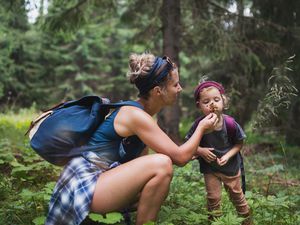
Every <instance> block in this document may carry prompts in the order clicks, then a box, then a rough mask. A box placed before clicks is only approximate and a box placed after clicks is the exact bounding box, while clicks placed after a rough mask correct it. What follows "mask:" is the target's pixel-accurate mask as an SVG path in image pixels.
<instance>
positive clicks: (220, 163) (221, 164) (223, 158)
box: [217, 154, 229, 166]
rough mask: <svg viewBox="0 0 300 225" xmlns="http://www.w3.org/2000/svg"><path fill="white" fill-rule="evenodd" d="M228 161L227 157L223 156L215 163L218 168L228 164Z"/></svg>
mask: <svg viewBox="0 0 300 225" xmlns="http://www.w3.org/2000/svg"><path fill="white" fill-rule="evenodd" d="M228 160H229V157H228V156H227V155H226V154H225V155H223V156H222V157H221V158H217V163H218V164H219V165H220V166H224V165H225V164H226V163H227V162H228Z"/></svg>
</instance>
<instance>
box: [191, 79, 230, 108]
mask: <svg viewBox="0 0 300 225" xmlns="http://www.w3.org/2000/svg"><path fill="white" fill-rule="evenodd" d="M208 87H215V88H217V89H218V90H219V91H220V93H221V94H225V89H224V87H223V86H222V84H220V83H218V82H215V81H204V82H202V83H200V84H199V85H198V86H197V87H196V88H195V91H194V98H195V102H196V103H197V101H198V100H199V94H200V92H201V91H202V90H203V89H204V88H208Z"/></svg>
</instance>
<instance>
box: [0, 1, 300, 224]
mask: <svg viewBox="0 0 300 225" xmlns="http://www.w3.org/2000/svg"><path fill="white" fill-rule="evenodd" d="M32 11H36V12H37V17H35V18H32V17H31V16H30V15H31V13H32ZM0 21H1V23H0V171H1V176H0V188H1V193H0V200H1V203H0V224H10V223H11V224H24V225H27V224H43V221H44V219H45V214H46V212H47V206H48V201H49V198H50V194H51V192H52V189H53V187H54V182H53V181H55V180H57V177H58V176H59V172H60V170H61V168H57V167H54V166H52V165H50V164H48V163H46V162H45V161H43V160H41V158H40V157H38V156H37V155H36V154H35V153H34V152H33V151H32V149H30V147H29V143H28V138H26V137H24V132H25V131H26V129H27V127H28V125H29V122H30V120H32V119H33V118H34V116H36V115H37V113H38V112H39V110H41V109H45V108H49V107H51V106H53V105H55V104H57V103H59V102H61V101H67V100H70V99H75V98H80V97H82V96H84V95H88V94H96V95H100V96H103V97H108V98H110V99H111V101H114V102H115V101H119V100H126V99H135V98H136V94H137V91H136V90H135V88H134V87H133V86H132V85H130V83H129V82H128V80H127V78H126V72H127V67H128V65H127V63H128V56H129V54H130V53H132V52H136V53H142V52H145V51H148V52H151V53H154V54H155V55H160V56H163V55H168V56H169V57H171V58H172V59H173V60H174V61H175V62H176V63H177V64H178V65H179V69H180V78H181V84H182V86H183V88H184V90H183V92H182V94H181V96H180V98H179V99H178V102H177V103H176V105H175V106H173V107H168V108H166V109H164V110H163V111H162V112H160V113H159V115H158V118H157V119H158V123H159V125H160V126H161V127H162V128H163V129H165V131H166V132H167V133H168V134H169V135H170V137H171V138H173V139H174V140H175V141H177V142H181V141H182V137H183V136H184V134H185V132H186V131H187V129H188V128H189V127H190V125H191V122H192V121H193V120H194V119H195V118H196V117H197V116H198V112H197V109H196V107H195V104H194V100H193V90H194V87H195V86H196V85H197V83H198V82H199V80H200V79H203V78H208V79H211V80H215V81H218V82H221V83H222V84H223V85H224V86H225V89H226V92H227V95H229V97H230V107H229V109H228V112H227V113H228V114H231V115H233V116H234V117H235V118H236V120H237V121H238V122H239V123H240V124H241V125H242V126H243V127H244V128H245V130H246V133H247V137H248V138H247V141H246V144H245V147H244V149H243V153H244V155H245V156H246V157H245V165H246V171H247V180H248V181H249V182H248V191H247V194H246V197H247V199H248V201H249V204H250V206H251V208H252V210H253V215H254V222H255V223H254V224H266V225H267V224H270V225H271V224H272V225H273V224H276V225H277V224H278V225H283V224H289V225H292V224H298V223H300V214H299V203H300V197H299V196H300V193H299V186H300V181H299V180H300V179H299V173H298V171H299V159H300V158H299V157H300V155H299V146H300V138H299V137H300V130H299V127H300V117H299V115H300V98H299V92H298V90H299V89H300V76H299V73H300V56H299V53H300V1H299V0H272V1H268V0H184V1H183V0H181V1H180V0H158V1H149V0H127V1H126V0H113V1H111V0H68V1H64V0H10V1H7V0H0ZM199 182H200V184H199ZM172 183H173V184H172V187H171V191H170V195H169V197H168V199H167V200H166V203H165V205H164V206H163V207H162V210H161V213H160V218H159V221H160V223H159V224H164V225H171V224H174V225H177V224H187V225H192V224H197V225H199V224H207V223H208V221H207V212H206V211H205V190H204V184H203V181H199V173H198V165H197V164H196V165H195V162H191V164H188V165H187V166H186V167H185V168H184V169H180V170H177V169H176V170H175V173H174V178H173V182H172ZM224 202H225V203H224V207H223V210H224V211H225V212H227V213H226V214H225V215H224V217H221V218H220V220H217V221H215V222H214V223H213V225H238V224H240V222H241V220H239V218H237V216H236V215H234V214H232V212H234V209H233V207H232V205H231V204H230V202H229V201H228V199H225V201H224ZM114 216H115V217H114ZM114 216H113V217H114V219H115V222H116V221H120V220H122V219H120V218H119V219H116V218H118V215H117V216H116V215H114ZM119 216H120V215H119ZM90 219H91V220H92V221H94V222H95V221H102V220H101V219H99V218H96V217H95V215H93V216H90ZM102 219H103V218H102ZM102 222H103V221H102ZM103 223H105V224H113V222H108V221H106V222H103ZM86 224H93V223H92V222H91V221H88V222H86ZM96 224H99V223H96Z"/></svg>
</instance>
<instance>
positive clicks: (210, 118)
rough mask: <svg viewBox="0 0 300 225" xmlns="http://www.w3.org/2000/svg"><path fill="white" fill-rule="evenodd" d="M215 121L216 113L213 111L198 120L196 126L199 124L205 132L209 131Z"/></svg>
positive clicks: (216, 121) (216, 120)
mask: <svg viewBox="0 0 300 225" xmlns="http://www.w3.org/2000/svg"><path fill="white" fill-rule="evenodd" d="M217 123H218V117H217V115H216V114H215V113H210V114H208V115H207V116H206V117H204V118H203V119H202V120H201V121H200V122H199V124H198V126H201V127H202V129H203V130H204V132H205V133H210V132H212V131H213V130H214V129H215V126H216V125H217Z"/></svg>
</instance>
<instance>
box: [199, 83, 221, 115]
mask: <svg viewBox="0 0 300 225" xmlns="http://www.w3.org/2000/svg"><path fill="white" fill-rule="evenodd" d="M199 95H200V96H199V104H198V107H199V109H200V110H201V111H202V113H203V114H204V115H208V114H209V113H212V112H213V113H216V114H217V115H220V114H222V112H223V108H224V102H223V98H222V96H221V94H220V91H219V90H218V89H217V88H215V87H208V88H204V89H203V90H202V91H201V92H200V94H199Z"/></svg>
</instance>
